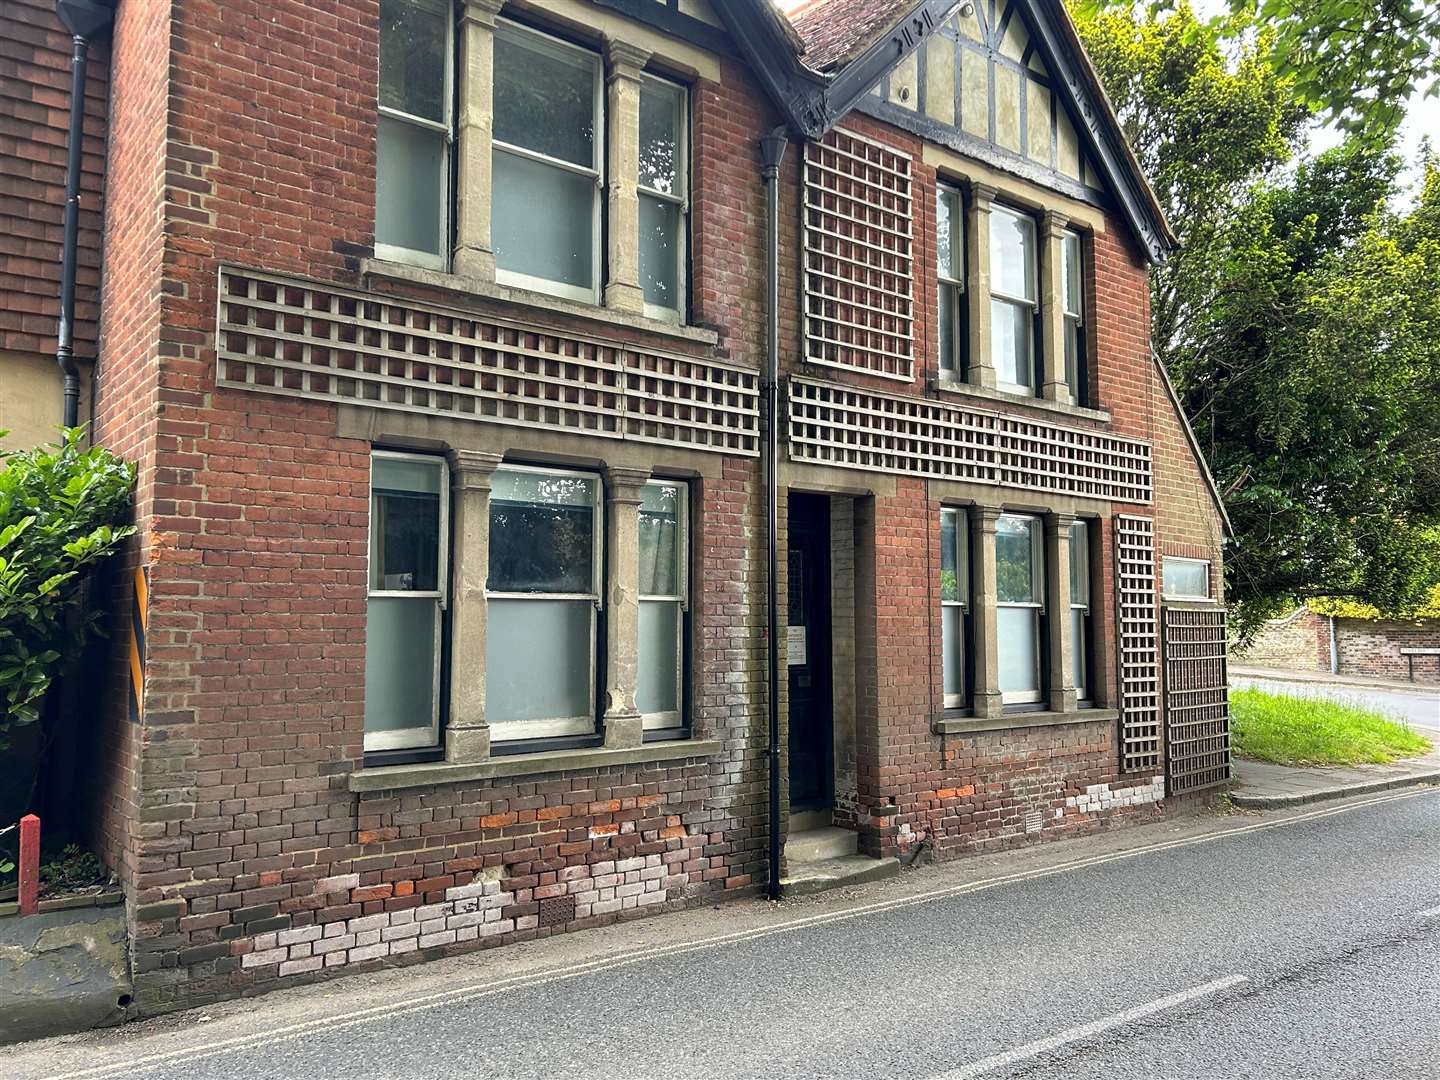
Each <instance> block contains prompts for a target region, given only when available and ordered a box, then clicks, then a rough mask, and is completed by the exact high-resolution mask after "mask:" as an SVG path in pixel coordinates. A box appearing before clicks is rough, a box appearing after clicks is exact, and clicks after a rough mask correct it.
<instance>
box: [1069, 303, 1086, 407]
mask: <svg viewBox="0 0 1440 1080" xmlns="http://www.w3.org/2000/svg"><path fill="white" fill-rule="evenodd" d="M1084 333H1085V328H1084V327H1083V326H1081V325H1080V324H1079V323H1078V322H1076V321H1075V320H1074V319H1071V318H1069V317H1068V316H1067V317H1066V319H1065V383H1066V385H1068V386H1069V387H1070V396H1071V397H1072V398H1074V399H1075V400H1076V401H1077V402H1080V401H1083V400H1084V397H1085V395H1084V393H1083V387H1081V386H1080V349H1081V344H1082V342H1083V341H1084V338H1083V336H1082V335H1083V334H1084Z"/></svg>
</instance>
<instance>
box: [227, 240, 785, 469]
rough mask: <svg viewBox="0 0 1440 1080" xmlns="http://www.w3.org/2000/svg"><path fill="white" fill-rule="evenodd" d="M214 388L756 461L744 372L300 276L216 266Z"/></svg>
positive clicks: (750, 383) (754, 423)
mask: <svg viewBox="0 0 1440 1080" xmlns="http://www.w3.org/2000/svg"><path fill="white" fill-rule="evenodd" d="M218 307H219V311H218V315H217V318H218V325H217V367H218V370H217V372H216V383H217V385H219V386H224V387H231V388H234V389H240V390H254V391H258V392H260V393H266V394H283V395H287V396H290V397H302V398H312V399H319V400H325V401H336V402H344V403H347V404H352V405H363V406H369V407H371V408H376V409H396V410H400V411H404V412H420V413H426V414H429V415H436V416H446V417H458V418H462V419H469V420H478V421H483V422H488V423H493V424H509V425H515V426H524V427H539V428H548V429H550V430H554V431H576V432H583V433H585V434H587V435H593V436H597V437H601V438H611V439H628V440H638V441H641V442H652V443H664V444H666V445H669V446H684V447H690V448H693V449H697V450H713V451H717V452H720V453H726V454H740V455H746V456H755V455H758V454H759V452H760V447H759V401H760V398H759V383H758V376H757V374H756V373H755V372H754V371H748V370H745V369H743V368H737V367H731V366H729V365H726V364H719V363H716V362H714V361H712V360H707V359H704V358H701V357H695V356H683V355H678V354H674V353H669V352H663V351H657V350H654V349H647V348H641V347H638V346H635V345H631V344H627V343H623V342H617V341H607V340H604V339H600V338H593V337H586V336H582V335H578V334H573V333H569V332H563V333H562V332H560V331H556V330H550V329H546V328H542V327H537V326H527V325H523V324H519V323H515V322H511V321H507V320H504V319H498V318H493V317H491V316H488V315H485V316H482V315H476V314H473V313H465V312H460V311H454V310H451V309H448V308H444V307H439V306H436V305H433V304H426V303H423V302H420V301H415V300H401V299H396V298H393V297H388V296H380V295H377V294H373V293H364V292H355V291H351V290H348V289H344V288H340V287H338V286H334V285H328V284H324V283H322V282H316V281H309V280H306V279H303V278H293V277H282V276H278V275H273V274H262V273H257V272H255V271H250V270H241V269H236V268H233V267H221V269H220V297H219V304H218Z"/></svg>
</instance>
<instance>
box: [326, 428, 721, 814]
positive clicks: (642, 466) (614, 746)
mask: <svg viewBox="0 0 1440 1080" xmlns="http://www.w3.org/2000/svg"><path fill="white" fill-rule="evenodd" d="M338 420H339V423H338V425H337V426H338V434H339V435H341V436H342V437H349V438H357V439H363V440H366V441H368V442H369V443H370V444H371V446H372V447H373V448H376V449H397V450H404V451H407V452H417V453H430V454H435V455H437V456H439V455H444V457H445V460H446V462H447V464H448V466H449V472H450V485H451V491H450V520H451V523H452V532H453V538H452V541H451V550H450V575H451V588H450V610H449V619H450V634H449V651H450V654H451V655H468V656H480V657H483V656H484V655H485V627H486V617H487V605H486V602H487V595H486V587H485V586H486V579H487V577H488V570H489V536H490V529H489V509H490V508H489V501H490V481H491V478H492V476H493V475H494V472H495V470H496V469H497V468H499V467H500V466H501V465H506V464H539V465H544V466H550V467H565V468H576V469H584V470H587V471H593V472H595V473H596V474H597V475H599V476H600V477H601V478H602V483H603V495H602V497H603V499H604V512H605V520H604V522H603V528H604V548H605V552H606V559H605V564H606V577H605V580H604V582H603V583H602V588H603V594H604V596H605V606H606V609H607V612H608V628H607V637H608V643H607V648H606V650H605V655H603V656H601V657H599V658H598V662H599V663H603V664H604V665H605V667H604V671H605V702H604V710H603V712H602V714H601V716H600V717H599V718H598V723H599V724H600V725H603V731H604V735H603V744H602V745H601V746H599V747H591V748H585V749H583V750H575V751H572V750H570V749H569V748H568V745H569V743H570V742H571V741H572V740H569V739H552V740H543V739H541V740H536V742H537V744H538V749H536V750H535V751H534V752H530V751H529V744H527V748H526V750H525V751H523V752H510V753H506V754H503V755H493V749H494V748H493V747H492V745H491V738H490V728H489V725H488V724H487V723H486V720H485V669H484V665H483V664H480V665H477V671H478V675H477V676H476V677H473V678H470V679H453V678H452V679H451V681H450V687H449V698H448V708H447V709H446V710H445V712H446V717H445V721H444V723H443V725H442V727H441V732H442V736H441V737H442V744H441V745H442V747H443V752H444V757H443V760H441V761H434V762H422V763H419V764H414V765H405V766H379V767H372V769H370V770H364V771H368V772H376V773H381V774H386V775H388V774H389V772H390V770H392V769H402V770H409V771H411V772H413V771H415V770H429V771H430V772H431V773H432V774H433V775H434V777H435V779H434V781H433V782H436V783H439V782H444V779H445V778H447V777H450V776H451V774H452V773H455V769H456V768H459V767H463V768H464V770H466V771H465V772H464V775H461V774H460V773H455V775H454V777H453V778H454V779H469V778H472V776H471V774H472V773H473V776H474V777H480V776H490V775H494V776H502V775H504V776H509V775H520V774H529V773H531V772H543V771H547V769H548V768H552V767H553V768H561V767H573V768H580V767H584V766H582V765H581V764H574V765H570V766H564V765H553V766H551V765H549V764H547V763H550V762H551V760H552V759H554V761H555V762H561V761H568V760H570V759H569V758H567V757H565V755H566V754H572V753H574V754H582V755H583V754H586V753H588V754H591V755H592V756H594V755H595V754H596V753H599V752H600V751H604V753H601V754H600V756H599V757H597V758H596V760H597V761H613V762H614V763H617V764H624V763H629V762H630V761H631V760H632V759H633V760H634V761H649V760H660V759H668V758H684V757H698V756H705V755H706V754H708V753H710V751H708V750H705V749H704V747H706V746H708V745H709V744H708V743H705V742H703V741H700V740H697V739H696V738H695V734H696V733H695V731H694V728H693V726H691V725H690V724H688V723H687V724H685V726H683V727H681V728H679V729H670V730H666V731H663V732H660V731H657V732H653V733H651V734H650V736H649V738H647V737H646V733H645V731H644V721H643V718H642V717H641V715H640V713H639V711H638V709H636V707H635V688H636V681H637V674H638V662H637V660H638V648H639V587H638V586H639V575H640V566H639V540H640V513H639V511H640V495H641V489H642V487H643V486H644V484H645V483H646V481H648V480H649V479H651V477H652V476H654V477H657V478H665V479H675V480H683V481H686V482H687V483H689V484H690V485H691V499H692V501H693V500H694V499H695V498H696V495H697V493H698V488H699V484H700V483H703V482H704V480H705V479H706V478H713V477H715V476H716V475H718V469H719V464H720V463H719V462H718V461H711V460H706V459H709V458H713V457H714V456H715V455H713V454H705V453H701V452H698V451H697V452H692V453H685V452H680V453H667V454H664V455H659V456H658V457H659V458H660V460H658V461H657V454H656V452H655V451H656V448H655V447H653V446H650V445H640V444H624V443H621V444H615V445H607V446H605V447H604V448H603V452H604V453H605V454H606V455H607V456H606V457H605V458H604V459H597V458H596V457H595V456H594V451H595V450H596V449H597V448H596V447H595V446H594V444H593V442H592V441H590V440H587V439H586V438H585V437H583V436H578V435H570V434H561V433H554V434H553V435H548V436H547V435H546V434H543V433H536V434H534V435H531V436H530V437H528V438H526V437H522V436H520V435H519V434H518V433H516V432H513V431H507V430H503V429H486V428H483V427H482V428H481V430H476V425H473V424H470V423H468V422H465V421H454V420H445V419H435V418H432V417H428V416H425V415H422V414H382V413H378V412H376V411H375V410H371V409H367V408H364V407H360V406H344V407H342V409H341V412H340V415H339V418H338ZM696 517H697V516H696V515H695V514H694V512H693V507H692V513H691V524H692V529H694V528H695V527H696V525H697V520H696ZM701 527H703V523H702V524H701ZM697 550H698V546H697V544H696V542H695V538H694V534H693V533H692V536H691V539H690V548H689V557H690V559H691V562H692V565H693V561H694V557H695V553H696V551H697ZM693 580H694V579H693V576H692V581H693ZM691 599H692V602H693V600H694V595H693V585H692V596H691ZM688 652H689V653H690V659H689V660H688V663H690V664H691V665H692V666H693V664H694V663H695V659H694V657H695V651H694V648H693V643H692V646H691V648H690V649H689V650H688ZM597 733H598V729H597ZM547 741H548V742H551V743H554V744H555V746H556V748H553V749H552V748H549V747H545V745H544V744H545V742H547ZM559 747H566V749H559ZM652 747H656V748H663V747H669V749H668V750H663V749H657V750H655V751H654V752H652V751H651V748H652ZM636 754H638V755H639V756H636ZM587 760H588V759H587ZM510 761H519V762H528V763H529V764H525V765H518V766H503V767H502V766H501V765H500V764H498V763H500V762H510ZM577 761H578V759H577ZM481 766H484V767H483V768H480V771H478V772H475V771H474V770H475V769H476V768H479V767H481ZM365 783H370V782H369V781H366V782H365ZM356 790H359V789H356ZM367 790H368V789H367Z"/></svg>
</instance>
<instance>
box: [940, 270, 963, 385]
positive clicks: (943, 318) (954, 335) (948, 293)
mask: <svg viewBox="0 0 1440 1080" xmlns="http://www.w3.org/2000/svg"><path fill="white" fill-rule="evenodd" d="M960 303H961V299H960V293H959V291H958V290H957V289H956V288H955V286H954V285H946V284H944V283H942V284H941V285H940V369H941V370H942V371H947V372H949V373H950V375H951V376H952V377H953V378H957V379H958V378H960V377H961V376H962V375H963V374H964V372H962V371H961V370H960V320H959V314H960V312H959V306H960Z"/></svg>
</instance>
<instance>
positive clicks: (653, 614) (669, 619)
mask: <svg viewBox="0 0 1440 1080" xmlns="http://www.w3.org/2000/svg"><path fill="white" fill-rule="evenodd" d="M639 661H640V662H639V671H638V672H637V680H636V685H635V707H636V708H637V709H639V710H640V711H641V712H642V713H658V712H675V711H677V710H678V709H679V708H680V605H679V603H677V602H676V601H674V600H642V601H640V657H639Z"/></svg>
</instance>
